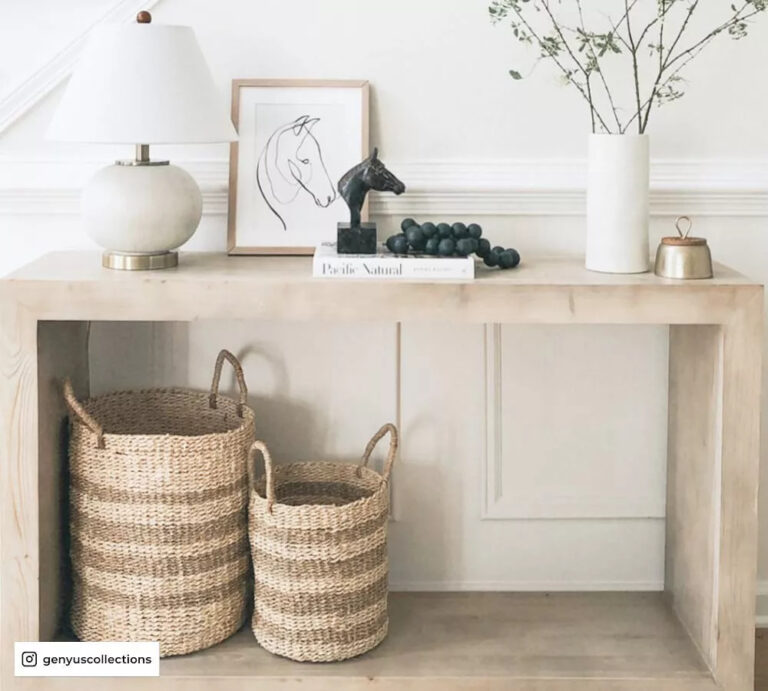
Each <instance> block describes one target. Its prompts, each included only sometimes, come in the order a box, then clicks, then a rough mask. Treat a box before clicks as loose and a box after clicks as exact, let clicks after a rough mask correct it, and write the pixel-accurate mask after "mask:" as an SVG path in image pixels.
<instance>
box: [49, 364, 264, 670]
mask: <svg viewBox="0 0 768 691" xmlns="http://www.w3.org/2000/svg"><path fill="white" fill-rule="evenodd" d="M224 359H228V360H229V361H230V362H231V364H232V366H233V367H234V369H235V372H236V375H237V380H238V383H239V386H240V398H239V400H238V401H234V400H231V399H229V398H227V397H224V396H219V395H218V387H219V378H220V376H221V368H222V364H223V362H224ZM246 395H247V389H246V386H245V380H244V377H243V372H242V368H241V367H240V363H239V362H238V361H237V359H236V358H235V357H234V356H233V355H232V354H231V353H229V352H228V351H222V352H221V353H220V354H219V356H218V358H217V360H216V366H215V369H214V376H213V383H212V385H211V391H210V393H209V394H208V393H197V392H194V391H189V390H185V389H153V390H146V391H124V392H118V393H111V394H106V395H103V396H97V397H95V398H91V399H89V400H85V401H82V402H80V401H78V400H77V399H76V398H75V395H74V392H73V390H72V386H71V384H70V383H69V382H68V381H67V382H65V385H64V396H65V400H66V402H67V404H68V406H69V409H70V411H71V415H70V419H71V437H70V444H69V462H70V467H69V469H70V501H69V507H70V531H71V548H70V551H71V560H72V572H73V573H72V576H73V598H72V605H71V611H70V623H71V626H72V629H73V631H74V633H75V634H76V635H77V636H78V638H80V639H81V640H84V641H159V642H160V654H161V655H163V656H165V655H178V654H181V653H189V652H192V651H194V650H200V649H202V648H206V647H208V646H211V645H214V644H215V643H218V642H219V641H221V640H223V639H225V638H227V637H228V636H230V635H231V634H233V633H234V632H235V631H237V629H239V628H240V626H241V625H242V623H243V621H244V620H245V616H246V607H247V602H248V595H249V592H250V574H249V571H250V564H249V558H248V540H247V533H246V525H247V521H246V509H247V497H248V484H247V470H246V460H247V457H248V448H249V446H250V444H251V442H252V441H253V437H254V414H253V411H252V410H251V409H250V408H249V407H248V406H247V405H246Z"/></svg>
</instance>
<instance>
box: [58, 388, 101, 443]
mask: <svg viewBox="0 0 768 691" xmlns="http://www.w3.org/2000/svg"><path fill="white" fill-rule="evenodd" d="M64 400H65V401H66V403H67V407H68V408H69V410H70V412H71V413H72V414H73V415H75V416H76V417H77V418H79V419H80V422H82V423H83V424H84V425H85V426H86V427H87V428H88V429H89V430H91V432H93V433H94V434H95V435H96V447H97V448H99V449H103V448H104V428H103V427H102V426H101V425H100V424H99V423H98V422H96V420H95V419H94V418H93V416H92V415H91V414H90V413H89V412H88V411H86V409H85V408H83V404H82V403H80V401H78V400H77V396H75V391H74V389H73V388H72V382H71V381H70V380H69V377H67V378H66V379H65V380H64Z"/></svg>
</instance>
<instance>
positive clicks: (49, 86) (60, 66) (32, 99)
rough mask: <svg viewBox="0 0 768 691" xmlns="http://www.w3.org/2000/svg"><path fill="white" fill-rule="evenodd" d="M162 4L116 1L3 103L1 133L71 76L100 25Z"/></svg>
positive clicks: (0, 106)
mask: <svg viewBox="0 0 768 691" xmlns="http://www.w3.org/2000/svg"><path fill="white" fill-rule="evenodd" d="M159 1H160V0H119V1H118V2H112V3H111V5H110V7H109V9H108V10H107V11H106V12H105V13H104V14H102V15H101V17H99V19H97V20H96V21H95V22H93V23H92V24H90V25H89V26H88V27H87V28H86V29H85V30H84V31H82V32H81V33H79V34H77V35H76V36H74V37H73V38H72V40H71V41H70V42H69V43H68V44H67V45H66V46H65V47H64V48H63V49H62V50H60V51H59V52H58V53H56V54H55V55H54V56H52V57H51V58H50V60H48V61H47V62H46V63H45V64H44V65H43V66H42V67H41V68H39V69H38V70H37V71H36V72H34V73H32V74H31V75H30V76H29V77H28V78H27V79H25V80H24V81H23V82H21V83H20V84H18V85H17V86H16V87H15V88H14V89H12V90H11V91H10V92H9V93H8V94H7V95H6V96H4V97H3V98H2V100H0V133H2V132H4V131H5V130H6V129H7V128H8V127H10V126H11V125H12V124H13V123H14V122H16V120H18V119H19V118H20V117H22V116H23V115H24V114H25V113H26V112H27V111H29V110H30V109H31V108H32V107H33V106H34V105H35V104H36V103H38V102H39V101H40V100H41V99H42V98H44V97H45V96H47V95H48V94H49V93H50V92H51V91H53V89H55V88H56V87H57V86H58V85H59V84H60V83H61V82H63V81H64V80H65V79H66V78H67V77H68V76H69V75H70V74H71V72H72V69H73V67H74V66H75V64H76V63H77V59H78V57H79V56H80V51H81V50H82V49H83V45H84V44H85V40H86V38H87V37H88V34H89V33H90V32H91V30H92V29H93V28H94V27H96V26H98V25H99V24H107V23H108V24H115V23H122V22H127V21H130V20H132V19H134V18H135V17H136V13H137V12H138V11H139V10H149V9H152V8H153V7H154V6H155V5H157V3H158V2H159Z"/></svg>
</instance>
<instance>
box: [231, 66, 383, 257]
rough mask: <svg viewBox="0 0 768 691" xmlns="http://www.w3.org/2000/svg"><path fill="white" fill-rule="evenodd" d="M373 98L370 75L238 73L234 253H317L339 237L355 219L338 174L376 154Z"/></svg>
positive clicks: (233, 156)
mask: <svg viewBox="0 0 768 691" xmlns="http://www.w3.org/2000/svg"><path fill="white" fill-rule="evenodd" d="M369 100H370V87H369V84H368V82H367V81H356V80H301V79H233V80H232V122H233V123H234V125H235V128H236V129H237V131H238V133H239V140H238V141H236V142H233V143H232V144H231V145H230V160H229V209H228V217H227V251H228V253H229V254H230V255H275V254H279V255H311V254H313V253H314V251H315V247H316V246H317V245H318V244H320V243H321V242H327V241H335V240H336V224H337V222H339V221H347V220H349V211H348V209H347V207H346V205H345V204H344V200H343V199H341V198H340V197H339V195H338V191H337V189H336V185H337V182H338V180H339V178H341V176H342V175H343V174H344V173H346V172H347V170H349V169H350V168H351V167H352V166H354V165H356V164H357V163H359V162H360V161H362V160H363V159H365V158H367V157H368V155H369ZM363 212H364V220H367V205H366V208H364V210H363Z"/></svg>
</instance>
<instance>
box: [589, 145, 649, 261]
mask: <svg viewBox="0 0 768 691" xmlns="http://www.w3.org/2000/svg"><path fill="white" fill-rule="evenodd" d="M649 175H650V154H649V146H648V135H646V134H618V135H617V134H593V135H591V137H590V141H589V175H588V182H587V252H586V267H587V269H589V270H590V271H602V272H605V273H615V274H634V273H643V272H645V271H648V267H649V253H650V251H649V246H648V189H649Z"/></svg>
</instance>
